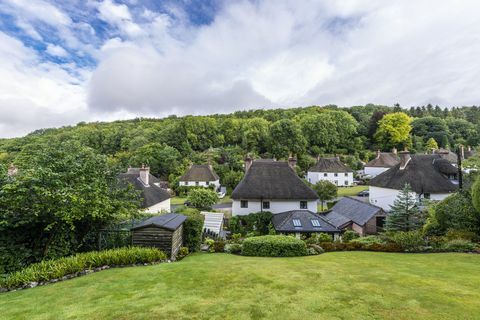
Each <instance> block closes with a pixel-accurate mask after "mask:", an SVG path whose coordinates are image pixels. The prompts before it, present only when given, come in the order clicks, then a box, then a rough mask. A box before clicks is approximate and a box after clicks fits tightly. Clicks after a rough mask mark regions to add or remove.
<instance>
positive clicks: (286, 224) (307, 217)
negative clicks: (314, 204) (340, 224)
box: [272, 210, 340, 233]
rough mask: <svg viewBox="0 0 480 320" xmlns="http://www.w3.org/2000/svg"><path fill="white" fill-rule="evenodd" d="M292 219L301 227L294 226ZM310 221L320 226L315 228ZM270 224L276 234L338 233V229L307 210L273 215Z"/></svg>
mask: <svg viewBox="0 0 480 320" xmlns="http://www.w3.org/2000/svg"><path fill="white" fill-rule="evenodd" d="M293 219H298V220H300V224H301V226H299V227H296V226H294V224H293ZM312 220H318V223H319V225H320V226H319V227H315V226H314V225H313V224H312ZM272 224H273V227H274V228H275V230H276V231H278V232H327V233H332V232H340V230H339V229H338V228H336V227H335V226H333V225H332V224H330V223H329V222H328V221H326V220H325V219H324V218H323V217H322V216H320V215H319V214H317V213H313V212H311V211H308V210H293V211H287V212H282V213H278V214H275V215H273V218H272Z"/></svg>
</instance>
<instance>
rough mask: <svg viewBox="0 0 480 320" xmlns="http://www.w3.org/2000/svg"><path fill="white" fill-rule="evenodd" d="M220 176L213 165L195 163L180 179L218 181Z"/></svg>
mask: <svg viewBox="0 0 480 320" xmlns="http://www.w3.org/2000/svg"><path fill="white" fill-rule="evenodd" d="M218 179H219V177H218V175H217V173H216V172H215V170H213V168H212V166H211V165H208V164H194V165H192V166H190V168H189V169H188V170H187V172H185V173H184V174H183V176H181V177H180V181H216V180H218Z"/></svg>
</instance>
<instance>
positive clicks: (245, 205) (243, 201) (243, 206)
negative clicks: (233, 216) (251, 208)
mask: <svg viewBox="0 0 480 320" xmlns="http://www.w3.org/2000/svg"><path fill="white" fill-rule="evenodd" d="M240 208H248V201H247V200H240Z"/></svg>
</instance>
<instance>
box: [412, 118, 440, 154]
mask: <svg viewBox="0 0 480 320" xmlns="http://www.w3.org/2000/svg"><path fill="white" fill-rule="evenodd" d="M412 134H413V135H415V136H419V137H422V138H423V139H424V140H428V139H430V138H434V139H435V141H437V142H440V143H441V147H443V148H445V147H446V145H443V144H442V142H443V140H444V137H445V136H446V137H448V127H447V123H446V122H445V120H443V119H441V118H435V117H425V118H417V119H414V120H413V121H412Z"/></svg>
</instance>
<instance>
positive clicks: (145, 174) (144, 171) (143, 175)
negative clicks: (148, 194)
mask: <svg viewBox="0 0 480 320" xmlns="http://www.w3.org/2000/svg"><path fill="white" fill-rule="evenodd" d="M149 178H150V167H145V165H144V164H142V167H141V168H140V180H141V181H142V182H143V184H144V185H146V186H148V185H150V184H149Z"/></svg>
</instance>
